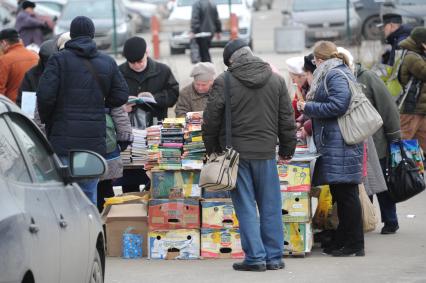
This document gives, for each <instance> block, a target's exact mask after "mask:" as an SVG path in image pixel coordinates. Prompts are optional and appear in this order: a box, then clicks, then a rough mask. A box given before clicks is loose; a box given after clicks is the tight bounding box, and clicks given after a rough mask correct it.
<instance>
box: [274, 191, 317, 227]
mask: <svg viewBox="0 0 426 283" xmlns="http://www.w3.org/2000/svg"><path fill="white" fill-rule="evenodd" d="M281 197H282V212H283V221H284V222H309V220H310V217H311V202H310V197H309V193H308V192H283V191H281Z"/></svg>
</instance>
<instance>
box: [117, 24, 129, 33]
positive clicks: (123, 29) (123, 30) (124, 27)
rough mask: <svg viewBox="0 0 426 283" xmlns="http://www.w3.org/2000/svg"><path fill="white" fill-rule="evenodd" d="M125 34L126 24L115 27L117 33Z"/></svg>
mask: <svg viewBox="0 0 426 283" xmlns="http://www.w3.org/2000/svg"><path fill="white" fill-rule="evenodd" d="M126 32H127V24H126V23H122V24H121V25H119V26H117V33H126Z"/></svg>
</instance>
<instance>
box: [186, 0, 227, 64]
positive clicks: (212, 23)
mask: <svg viewBox="0 0 426 283" xmlns="http://www.w3.org/2000/svg"><path fill="white" fill-rule="evenodd" d="M221 32H222V23H221V22H220V19H219V13H218V11H217V7H216V4H214V3H213V1H211V0H198V1H196V2H195V3H194V4H193V5H192V15H191V36H192V37H194V36H195V35H196V34H199V33H209V34H210V35H207V34H206V35H205V36H200V37H197V38H196V42H197V44H198V46H199V48H200V57H201V62H211V58H210V53H209V48H210V44H211V41H212V38H213V34H216V37H217V38H218V39H219V38H220V33H221Z"/></svg>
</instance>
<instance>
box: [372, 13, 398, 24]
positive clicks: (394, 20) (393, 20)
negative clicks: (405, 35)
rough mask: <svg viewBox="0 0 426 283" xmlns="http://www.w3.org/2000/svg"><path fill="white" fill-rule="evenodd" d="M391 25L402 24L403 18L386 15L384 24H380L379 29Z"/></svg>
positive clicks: (383, 18)
mask: <svg viewBox="0 0 426 283" xmlns="http://www.w3.org/2000/svg"><path fill="white" fill-rule="evenodd" d="M390 23H394V24H401V23H402V16H401V15H399V14H394V13H389V14H384V15H383V16H382V22H381V23H380V24H378V25H377V27H383V26H385V25H387V24H390Z"/></svg>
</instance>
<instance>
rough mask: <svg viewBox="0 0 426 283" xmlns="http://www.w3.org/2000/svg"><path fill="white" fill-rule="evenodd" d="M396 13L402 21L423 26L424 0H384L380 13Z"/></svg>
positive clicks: (424, 17) (425, 18)
mask: <svg viewBox="0 0 426 283" xmlns="http://www.w3.org/2000/svg"><path fill="white" fill-rule="evenodd" d="M387 13H396V14H400V15H401V16H402V22H403V23H405V24H410V25H412V26H424V25H425V22H426V0H386V1H385V2H384V3H383V5H382V8H381V11H380V15H383V14H387Z"/></svg>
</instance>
